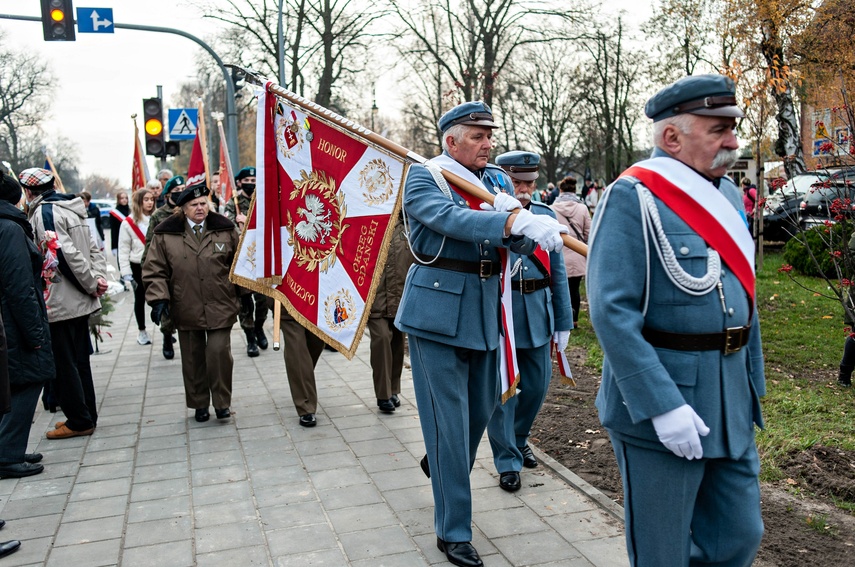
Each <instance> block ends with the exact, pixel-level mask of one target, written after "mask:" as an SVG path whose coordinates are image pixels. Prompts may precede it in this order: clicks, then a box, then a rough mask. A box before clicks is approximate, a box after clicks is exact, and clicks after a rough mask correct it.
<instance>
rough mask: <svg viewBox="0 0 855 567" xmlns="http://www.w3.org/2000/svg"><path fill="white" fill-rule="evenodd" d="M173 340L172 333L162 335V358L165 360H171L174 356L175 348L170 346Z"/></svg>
mask: <svg viewBox="0 0 855 567" xmlns="http://www.w3.org/2000/svg"><path fill="white" fill-rule="evenodd" d="M173 342H175V341H173V340H172V334H171V333H170V334H168V335H167V334H166V333H164V335H163V358H165V359H166V360H172V359H173V358H175V349H174V348H173V347H172V343H173Z"/></svg>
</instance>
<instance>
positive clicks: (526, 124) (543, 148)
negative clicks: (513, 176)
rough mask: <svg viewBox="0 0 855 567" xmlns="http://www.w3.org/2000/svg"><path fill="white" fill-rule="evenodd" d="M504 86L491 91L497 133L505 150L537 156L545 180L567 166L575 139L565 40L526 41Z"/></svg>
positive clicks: (575, 98) (575, 101)
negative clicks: (500, 123) (498, 119)
mask: <svg viewBox="0 0 855 567" xmlns="http://www.w3.org/2000/svg"><path fill="white" fill-rule="evenodd" d="M522 55H523V56H522V57H520V60H519V61H518V63H517V64H515V65H514V70H515V71H514V72H513V73H511V77H510V78H508V82H509V83H510V84H508V86H507V88H506V89H504V92H500V93H497V101H496V102H497V105H498V106H500V107H501V109H502V116H504V117H505V120H504V126H505V127H504V129H503V130H502V131H501V132H500V133H499V138H500V139H502V140H503V144H504V146H505V147H506V148H507V149H508V150H515V149H531V150H532V151H536V152H537V153H539V154H540V156H541V157H542V159H543V164H542V167H541V169H542V171H543V173H544V175H543V177H544V178H545V180H546V181H551V182H553V183H556V182H557V181H558V177H559V176H560V175H561V174H562V173H563V172H564V171H566V170H567V169H568V167H569V165H570V163H571V162H572V159H573V158H572V157H571V156H573V155H574V154H575V145H576V144H577V143H578V139H579V131H578V129H579V126H580V124H579V122H578V120H579V105H580V103H581V97H580V89H579V88H578V86H577V85H576V84H575V83H576V80H575V75H576V73H575V68H574V66H573V61H574V59H575V56H574V54H573V53H572V52H571V50H570V46H569V45H568V44H567V43H566V42H563V43H559V42H556V43H554V44H550V45H531V46H527V47H526V48H525V49H524V50H523V52H522Z"/></svg>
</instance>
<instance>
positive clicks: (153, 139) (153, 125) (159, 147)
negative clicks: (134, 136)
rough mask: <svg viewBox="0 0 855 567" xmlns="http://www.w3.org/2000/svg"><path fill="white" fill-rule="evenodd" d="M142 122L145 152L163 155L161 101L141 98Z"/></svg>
mask: <svg viewBox="0 0 855 567" xmlns="http://www.w3.org/2000/svg"><path fill="white" fill-rule="evenodd" d="M143 124H144V128H145V153H146V155H150V156H157V157H165V153H164V150H165V149H166V144H165V142H164V140H163V101H162V100H160V99H159V98H157V97H155V98H146V99H143Z"/></svg>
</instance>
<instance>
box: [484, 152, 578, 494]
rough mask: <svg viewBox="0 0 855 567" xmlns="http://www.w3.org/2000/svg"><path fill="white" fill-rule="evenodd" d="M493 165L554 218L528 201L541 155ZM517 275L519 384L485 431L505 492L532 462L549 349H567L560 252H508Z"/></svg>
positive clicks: (509, 157) (514, 156)
mask: <svg viewBox="0 0 855 567" xmlns="http://www.w3.org/2000/svg"><path fill="white" fill-rule="evenodd" d="M496 165H498V166H499V167H501V168H502V169H504V170H505V171H506V172H507V173H508V175H510V177H511V180H512V182H513V191H514V197H516V198H517V200H518V201H520V202H521V203H522V204H523V207H525V208H526V209H528V210H529V211H531V213H533V214H535V215H547V216H549V217H550V218H555V213H554V212H553V211H552V209H550V208H549V206H548V205H546V203H538V202H533V201H532V193H534V191H535V188H536V187H535V185H536V183H535V180H536V179H537V177H538V174H537V170H538V167H539V165H540V156H539V155H537V154H535V153H532V152H523V151H513V152H507V153H504V154H502V155H500V156H498V157H496ZM510 261H511V262H512V263H513V266H514V270H515V271H516V275H514V276H512V278H511V282H512V285H511V289H512V290H513V291H512V294H513V311H514V344H515V345H516V353H517V364H518V365H519V370H520V382H519V386H518V387H517V393H516V395H515V396H513V397H511V398H509V399H508V400H507V401H506V402H505V403H504V404H502V403H499V404H498V405H497V406H496V411H495V412H494V413H493V417H491V418H490V423H489V425H488V426H487V433H488V435H489V437H490V447H492V449H493V463H494V464H495V465H496V472H498V473H499V486H500V487H501V488H502V489H503V490H507V491H508V492H514V491H516V490H519V489H520V487H521V486H522V484H521V481H520V471H521V470H522V467H523V465H525V466H526V467H528V468H534V467H536V466H537V459H535V457H534V453H532V450H531V447H529V446H528V436H529V434H530V433H531V425H532V424H533V423H534V418H535V417H537V412H539V411H540V407H541V406H542V405H543V401H544V400H545V399H546V391H547V390H548V389H549V381H550V379H551V378H552V358H551V356H550V354H551V353H550V349H551V345H552V343H553V342H555V345H556V347H557V348H559V349H561V350H564V349H565V348H567V340H568V339H569V338H570V329H571V328H572V327H573V311H572V309H571V308H570V290H569V288H568V287H567V275H566V271H565V269H564V256H563V255H562V253H561V252H560V251H559V252H545V251H544V250H542V249H540V248H538V249H536V250H535V251H534V253H533V254H529V255H525V254H511V259H510Z"/></svg>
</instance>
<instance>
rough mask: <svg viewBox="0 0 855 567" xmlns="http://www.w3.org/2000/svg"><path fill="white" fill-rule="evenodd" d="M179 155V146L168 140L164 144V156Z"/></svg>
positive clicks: (175, 141)
mask: <svg viewBox="0 0 855 567" xmlns="http://www.w3.org/2000/svg"><path fill="white" fill-rule="evenodd" d="M180 154H181V144H179V143H178V141H177V140H169V141H168V142H166V155H168V156H177V155H180Z"/></svg>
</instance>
